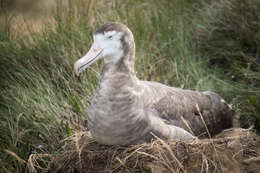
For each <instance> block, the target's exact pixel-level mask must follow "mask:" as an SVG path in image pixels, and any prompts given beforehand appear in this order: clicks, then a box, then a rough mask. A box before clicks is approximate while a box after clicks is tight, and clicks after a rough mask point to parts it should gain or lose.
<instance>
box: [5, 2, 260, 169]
mask: <svg viewBox="0 0 260 173" xmlns="http://www.w3.org/2000/svg"><path fill="white" fill-rule="evenodd" d="M58 2H59V3H58V4H57V6H56V9H55V11H54V13H53V16H51V17H49V18H50V20H47V21H46V20H44V23H42V25H41V27H40V29H36V31H35V30H34V29H33V28H31V27H30V25H29V24H27V23H26V22H27V19H24V20H23V21H24V24H23V26H25V27H16V28H15V29H10V28H12V27H13V25H15V22H12V19H13V18H8V17H6V19H8V20H7V21H6V22H5V25H2V26H1V28H0V61H1V62H0V69H1V73H0V80H1V82H0V87H1V95H0V156H1V157H0V172H25V171H28V170H30V171H31V172H34V171H38V172H40V171H42V169H43V168H46V167H47V164H48V162H49V160H50V159H51V158H52V157H53V156H55V155H56V154H59V153H60V152H61V149H62V147H63V146H64V145H66V144H67V142H68V141H69V140H70V138H69V137H70V136H73V134H75V132H77V131H82V130H85V127H84V120H85V119H86V117H87V115H86V113H85V109H86V108H87V107H88V105H89V103H90V100H91V99H92V97H93V93H94V92H95V88H96V86H97V83H98V79H99V77H100V71H101V67H102V61H100V62H98V63H96V64H93V65H92V66H91V67H90V68H88V69H87V70H86V71H85V72H84V74H82V75H81V76H80V77H75V75H74V74H73V69H72V67H73V63H74V62H75V61H76V60H77V59H78V58H79V57H81V56H83V55H84V54H85V53H86V51H87V50H88V48H89V47H90V45H91V43H92V34H93V32H94V31H95V30H96V29H97V28H98V27H99V26H101V25H102V24H103V23H105V22H108V21H117V22H121V23H124V24H126V25H127V26H129V28H130V29H131V30H132V32H133V34H134V37H135V42H136V48H137V50H136V71H137V76H138V77H139V78H140V79H142V80H154V81H159V82H162V83H165V84H167V85H171V86H176V87H181V88H185V89H194V90H212V91H216V92H218V93H221V95H222V96H223V97H224V98H225V99H227V100H228V101H230V102H231V103H235V104H236V105H238V106H239V105H240V104H242V105H244V103H245V101H244V98H245V97H244V96H245V94H246V93H248V96H249V97H248V98H250V99H251V102H252V103H255V104H259V102H258V101H254V98H256V97H252V96H254V95H253V94H256V93H257V92H255V90H256V89H257V86H255V84H254V82H255V81H253V80H252V78H253V76H252V75H253V74H257V73H256V72H257V71H256V70H253V69H254V68H255V66H254V65H251V66H250V68H245V69H246V70H247V71H246V72H248V73H247V77H248V78H247V79H248V82H247V85H245V82H244V80H238V81H232V80H231V79H229V78H228V77H224V78H222V77H223V76H226V74H225V73H223V72H221V69H220V68H219V67H216V66H214V68H212V67H213V66H212V60H211V58H212V57H215V56H212V51H213V49H212V50H211V51H210V49H209V48H205V45H207V41H208V40H206V39H203V38H204V35H198V34H197V33H198V31H197V30H198V25H197V24H198V23H201V25H200V27H201V26H203V27H204V28H202V29H201V28H199V29H200V32H203V31H205V30H207V29H205V28H207V26H208V24H211V23H214V21H213V17H212V15H213V14H214V15H215V14H217V12H218V11H217V10H216V11H215V9H213V8H212V9H210V11H209V12H208V14H209V15H208V16H207V17H206V19H207V20H206V21H208V23H207V22H205V20H203V19H202V18H201V17H200V15H201V14H204V12H205V11H201V10H200V9H198V8H196V7H198V5H202V4H204V5H205V3H203V2H204V0H188V1H182V0H176V1H171V0H163V1H156V0H152V1H150V0H143V1H133V0H112V1H94V0H89V1H87V0H74V1H72V0H69V1H68V3H66V5H65V6H64V4H62V2H63V1H58ZM221 2H222V1H221ZM223 2H224V1H223ZM207 5H208V4H206V5H205V8H206V6H207ZM221 14H222V13H221ZM14 20H15V19H14ZM34 20H36V19H34ZM209 21H211V22H209ZM36 22H39V21H36ZM203 29H204V30H203ZM24 33H26V34H24ZM211 34H212V33H211ZM198 38H199V41H198ZM207 38H208V37H207ZM249 40H250V39H249ZM220 41H221V40H220ZM197 42H199V48H200V49H199V50H200V51H198V44H195V43H197ZM209 45H210V42H209ZM212 46H213V45H212ZM203 47H204V48H205V49H203ZM229 57H230V56H229V55H226V58H229ZM240 60H241V61H242V62H243V63H244V60H242V59H238V60H237V61H239V62H240ZM213 62H214V61H213ZM229 62H230V63H232V61H231V60H230V61H229ZM250 63H251V61H250ZM213 64H214V65H215V63H213ZM251 64H253V63H251ZM208 65H210V68H208ZM243 67H244V66H243ZM245 67H246V66H245ZM258 74H259V73H258ZM234 84H235V85H236V86H234ZM240 93H241V95H240ZM232 98H235V99H236V100H235V101H234V100H233V99H232ZM255 100H257V99H255ZM251 102H250V103H251ZM246 105H247V106H248V105H249V106H250V104H246ZM247 108H248V109H250V110H249V112H250V113H252V110H251V107H246V106H242V107H241V109H242V110H243V111H244V113H245V114H246V112H247V111H248V110H247ZM37 154H38V155H40V154H43V155H41V156H44V157H46V158H44V159H41V161H39V162H38V163H37V166H38V167H35V168H32V167H31V166H30V164H29V163H31V161H32V158H34V156H35V155H37Z"/></svg>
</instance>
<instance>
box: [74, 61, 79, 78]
mask: <svg viewBox="0 0 260 173" xmlns="http://www.w3.org/2000/svg"><path fill="white" fill-rule="evenodd" d="M74 74H75V75H76V76H79V71H78V67H77V64H76V63H75V64H74Z"/></svg>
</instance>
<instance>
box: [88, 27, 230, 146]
mask: <svg viewBox="0 0 260 173" xmlns="http://www.w3.org/2000/svg"><path fill="white" fill-rule="evenodd" d="M107 31H117V32H122V33H123V35H122V38H121V39H120V41H121V45H122V49H123V50H124V55H123V57H122V58H120V60H119V61H118V62H117V63H104V67H103V71H102V76H101V79H100V82H99V85H98V88H97V90H96V93H95V96H94V98H93V100H92V102H91V106H90V107H89V109H88V127H89V129H90V131H91V133H92V135H93V137H94V138H95V139H96V140H97V141H98V142H100V143H104V144H109V145H114V144H120V145H130V144H136V143H142V142H147V141H150V140H151V139H152V137H153V135H152V134H151V133H153V134H154V135H157V136H158V137H160V138H162V139H178V140H189V139H194V138H195V137H194V136H200V135H205V134H207V133H206V127H205V125H204V123H203V121H202V119H201V116H200V114H202V116H203V119H204V121H205V123H206V125H207V128H208V129H209V132H210V133H211V135H215V134H217V133H219V132H221V131H222V130H223V129H225V128H229V127H231V126H232V111H231V109H230V108H229V106H228V105H227V104H226V103H225V102H224V101H223V99H221V98H220V97H219V96H218V95H217V94H215V93H213V92H209V91H207V92H197V91H191V90H183V89H179V88H173V87H168V86H166V85H163V84H160V83H156V82H148V81H141V80H139V79H138V78H137V77H136V75H135V72H134V62H135V44H134V38H133V35H132V33H131V31H130V30H129V29H128V28H127V27H126V26H125V25H122V24H119V23H107V24H105V25H103V26H102V27H101V28H100V29H98V30H97V31H96V33H95V34H104V33H105V32H107ZM196 105H197V106H196ZM198 108H199V110H198ZM178 127H179V128H178Z"/></svg>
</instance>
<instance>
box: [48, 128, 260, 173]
mask: <svg viewBox="0 0 260 173" xmlns="http://www.w3.org/2000/svg"><path fill="white" fill-rule="evenodd" d="M79 136H80V137H79ZM259 170H260V138H259V136H256V135H255V133H253V132H251V131H250V130H245V129H240V128H236V129H231V130H227V131H224V132H222V133H221V134H220V135H218V136H217V137H215V138H213V139H203V140H200V141H194V142H192V143H185V142H181V141H173V142H167V143H166V142H164V141H162V140H160V139H158V140H155V141H153V142H152V143H145V144H141V145H133V146H129V147H123V146H105V145H101V144H98V143H97V142H95V141H94V140H93V139H92V138H91V136H90V134H89V132H84V133H81V134H76V135H75V138H74V139H73V140H72V142H71V143H69V144H68V145H67V146H66V147H65V148H64V154H62V155H59V156H57V157H56V158H54V159H53V160H52V162H51V163H50V164H49V167H48V170H46V171H47V172H54V173H59V172H64V173H67V172H70V173H71V172H73V173H83V172H84V173H86V172H87V173H92V172H93V173H97V172H152V173H166V172H167V173H168V172H174V173H175V172H192V173H196V172H205V173H208V172H210V173H211V172H216V173H218V172H221V173H222V172H228V173H230V172H235V173H240V172H251V173H254V172H257V171H259Z"/></svg>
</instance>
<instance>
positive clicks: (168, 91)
mask: <svg viewBox="0 0 260 173" xmlns="http://www.w3.org/2000/svg"><path fill="white" fill-rule="evenodd" d="M150 85H151V84H150ZM151 86H152V87H154V88H155V90H156V91H157V92H159V93H161V94H160V96H159V97H160V99H159V100H158V101H156V102H154V103H153V109H155V110H157V111H158V113H159V116H160V117H161V118H162V119H164V120H165V122H166V123H168V124H172V125H176V126H178V127H181V128H184V129H185V130H187V131H189V132H190V133H192V134H194V135H196V136H198V135H203V134H205V135H208V133H210V135H215V134H217V133H219V132H221V131H222V130H223V129H225V128H229V127H231V126H232V110H231V108H230V107H229V106H228V105H227V104H226V102H225V101H224V100H223V99H222V98H221V97H220V96H218V95H217V94H215V93H214V92H210V91H206V92H197V91H191V90H183V89H179V88H173V87H167V86H165V85H161V86H160V88H157V87H158V84H155V83H153V85H151ZM162 86H165V87H162Z"/></svg>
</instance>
